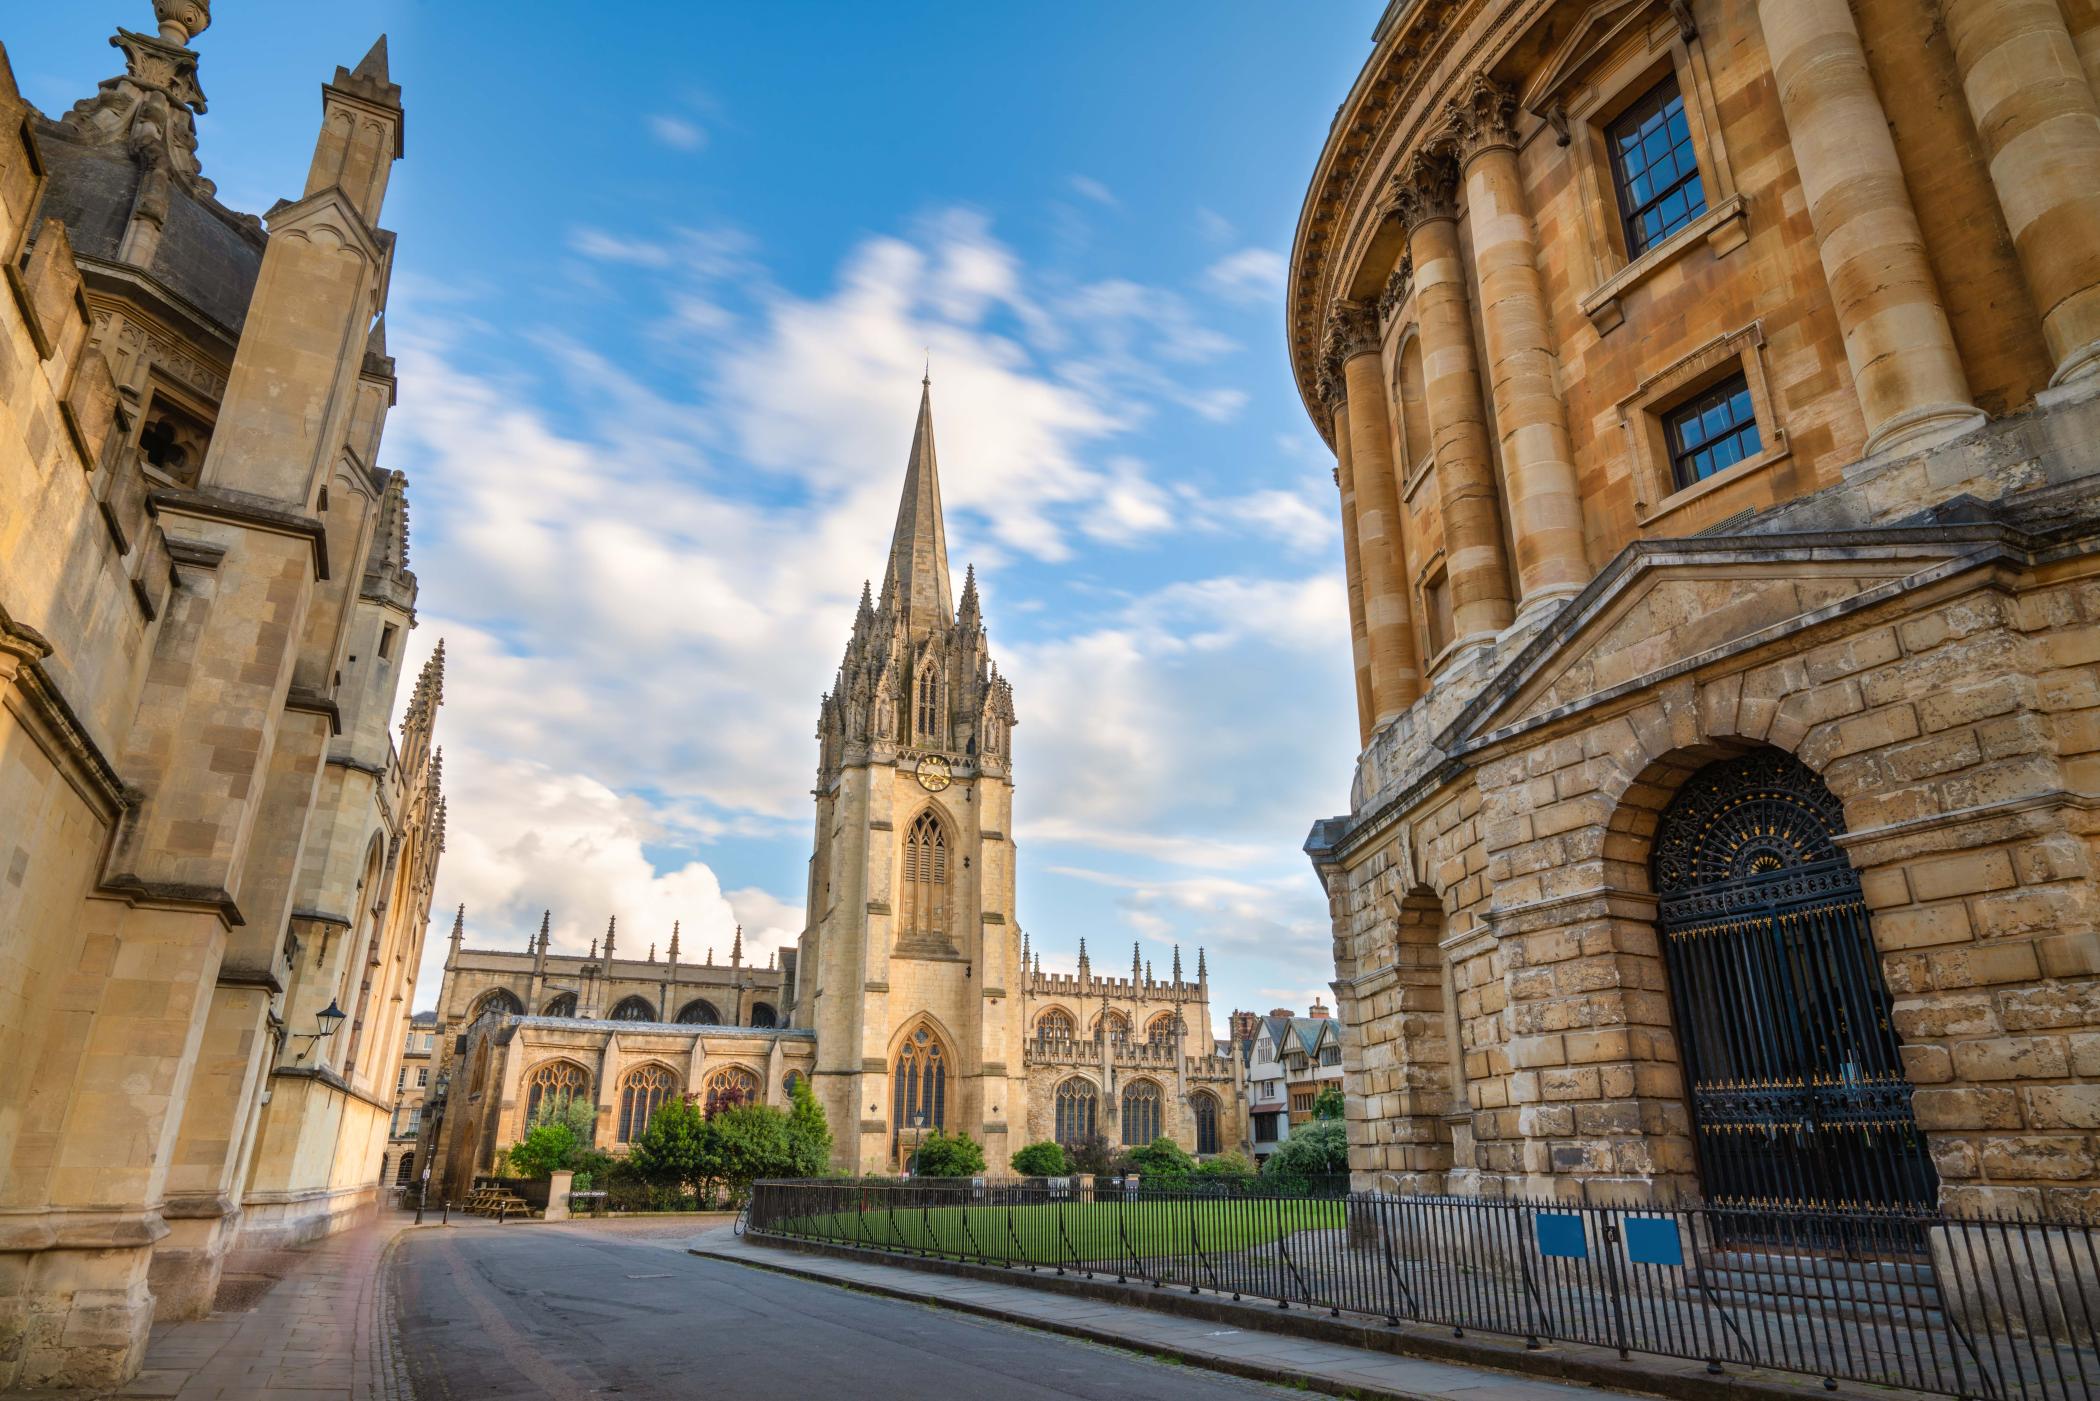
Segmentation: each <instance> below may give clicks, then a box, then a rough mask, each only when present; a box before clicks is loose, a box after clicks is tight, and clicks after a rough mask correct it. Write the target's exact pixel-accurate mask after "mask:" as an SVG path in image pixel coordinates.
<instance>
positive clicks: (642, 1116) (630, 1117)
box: [620, 1065, 673, 1143]
mask: <svg viewBox="0 0 2100 1401" xmlns="http://www.w3.org/2000/svg"><path fill="white" fill-rule="evenodd" d="M672 1083H673V1082H672V1079H671V1072H670V1071H668V1070H666V1069H664V1068H663V1067H662V1066H660V1065H642V1066H636V1067H635V1068H634V1069H633V1070H630V1071H628V1072H627V1078H626V1079H625V1080H623V1081H621V1082H620V1142H622V1143H632V1142H633V1141H634V1140H635V1139H637V1138H640V1137H641V1136H642V1134H643V1133H644V1132H646V1131H647V1129H648V1127H649V1120H650V1119H651V1118H652V1117H654V1116H655V1114H656V1111H657V1110H658V1109H660V1108H662V1107H663V1102H664V1101H665V1100H667V1099H669V1098H670V1097H671V1086H672Z"/></svg>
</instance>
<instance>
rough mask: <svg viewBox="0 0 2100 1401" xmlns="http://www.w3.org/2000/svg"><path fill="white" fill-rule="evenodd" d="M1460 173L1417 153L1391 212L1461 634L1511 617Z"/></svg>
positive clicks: (1488, 630)
mask: <svg viewBox="0 0 2100 1401" xmlns="http://www.w3.org/2000/svg"><path fill="white" fill-rule="evenodd" d="M1457 180H1458V172H1457V168H1456V166H1455V165H1454V164H1453V163H1452V160H1451V156H1450V154H1449V152H1448V151H1445V150H1442V149H1436V150H1431V151H1426V152H1423V153H1420V154H1418V155H1416V156H1415V158H1414V160H1413V161H1412V162H1411V163H1410V164H1409V166H1408V168H1407V170H1406V171H1405V172H1404V173H1403V174H1402V175H1401V176H1400V178H1399V179H1397V180H1395V181H1394V184H1393V190H1392V197H1393V203H1394V211H1395V213H1396V214H1397V215H1398V217H1399V219H1400V221H1401V222H1402V223H1403V224H1404V225H1405V226H1406V228H1407V246H1408V257H1409V260H1410V261H1411V262H1412V263H1413V264H1414V283H1415V317H1416V321H1417V324H1418V326H1419V330H1418V334H1419V336H1420V337H1421V342H1422V380H1423V392H1424V395H1425V397H1426V400H1427V403H1426V407H1427V409H1428V413H1429V441H1430V444H1431V450H1432V451H1433V452H1434V454H1435V456H1436V476H1437V488H1438V491H1439V492H1440V494H1441V502H1442V506H1443V516H1444V569H1445V577H1446V581H1447V586H1448V587H1449V589H1450V591H1451V623H1452V632H1453V634H1454V635H1455V637H1456V638H1457V639H1459V640H1461V641H1462V640H1464V639H1467V638H1478V637H1488V636H1492V635H1494V634H1495V633H1497V632H1500V631H1501V630H1502V629H1503V628H1506V627H1508V626H1509V621H1510V594H1509V561H1508V559H1507V557H1506V555H1505V553H1504V550H1503V547H1502V520H1501V508H1500V506H1499V505H1498V504H1497V501H1496V487H1495V468H1494V463H1493V461H1492V459H1491V458H1490V456H1489V451H1488V435H1487V415H1486V409H1485V407H1484V401H1483V399H1482V398H1481V391H1480V364H1479V361H1478V359H1477V358H1476V356H1475V355H1474V351H1473V315H1472V310H1471V306H1470V294H1469V293H1468V292H1467V290H1466V269H1465V263H1464V259H1463V258H1461V257H1460V255H1459V247H1458V210H1457Z"/></svg>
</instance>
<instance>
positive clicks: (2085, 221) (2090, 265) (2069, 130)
mask: <svg viewBox="0 0 2100 1401" xmlns="http://www.w3.org/2000/svg"><path fill="white" fill-rule="evenodd" d="M1942 13H1943V14H1944V15H1945V16H1946V22H1947V36H1948V39H1949V40H1950V41H1951V42H1952V44H1953V47H1954V61H1955V65H1956V66H1957V67H1958V68H1959V69H1960V71H1961V81H1962V91H1963V92H1964V93H1965V94H1966V95H1967V97H1968V99H1969V112H1970V115H1971V116H1973V117H1974V118H1975V120H1976V130H1977V132H1978V134H1979V135H1981V136H1982V138H1983V149H1984V152H1985V154H1986V155H1987V156H1988V157H1989V160H1990V169H1991V183H1992V184H1993V185H1995V186H1996V187H1997V190H1998V206H1999V208H2001V209H2002V210H2004V211H2005V223H2006V227H2007V228H2008V229H2010V230H2011V232H2012V239H2013V248H2014V249H2015V250H2016V251H2017V252H2018V254H2019V257H2020V271H2021V272H2022V273H2023V274H2024V275H2025V276H2026V279H2027V290H2028V292H2029V293H2030V294H2032V296H2033V297H2034V305H2035V309H2036V310H2037V311H2039V312H2040V313H2041V316H2042V334H2043V336H2044V337H2045V338H2046V339H2047V341H2048V343H2049V354H2050V356H2051V358H2052V359H2053V360H2054V361H2055V373H2054V374H2053V375H2052V376H2051V377H2050V383H2052V384H2062V383H2064V382H2065V381H2067V380H2073V379H2082V378H2085V377H2088V376H2091V375H2095V374H2100V98H2096V97H2095V95H2094V92H2093V87H2092V84H2091V83H2089V82H2088V81H2087V79H2086V73H2085V69H2084V68H2083V67H2082V66H2081V64H2080V62H2079V53H2078V46H2077V44H2076V42H2075V41H2074V40H2073V38H2072V36H2071V31H2070V27H2069V26H2068V25H2067V24H2066V23H2065V22H2064V13H2063V10H2062V9H2061V8H2059V6H2058V3H2057V0H1947V3H1946V4H1945V7H1944V9H1943V11H1942Z"/></svg>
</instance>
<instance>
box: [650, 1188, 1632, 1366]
mask: <svg viewBox="0 0 2100 1401" xmlns="http://www.w3.org/2000/svg"><path fill="white" fill-rule="evenodd" d="M691 1249H692V1252H693V1253H694V1254H695V1255H704V1256H708V1257H710V1258H713V1259H718V1260H734V1261H737V1262H739V1263H742V1264H746V1265H752V1266H755V1267H757V1268H760V1269H770V1270H777V1271H781V1272H785V1273H789V1274H795V1275H799V1276H801V1277H803V1278H806V1279H816V1280H823V1281H826V1282H828V1283H832V1284H838V1285H844V1286H846V1287H848V1288H853V1289H862V1290H868V1291H872V1292H874V1293H878V1294H886V1295H890V1296H892V1297H897V1298H906V1299H911V1300H914V1301H917V1302H919V1303H926V1304H935V1305H940V1306H943V1307H947V1308H953V1309H959V1310H962V1311H964V1312H967V1313H975V1314H979V1315H982V1316H986V1317H991V1318H998V1319H1002V1320H1004V1321H1006V1322H1008V1323H1018V1324H1021V1325H1023V1326H1026V1327H1031V1328H1039V1329H1047V1330H1049V1331H1051V1332H1056V1333H1064V1334H1067V1335H1070V1336H1074V1337H1083V1338H1087V1339H1090V1340H1092V1341H1094V1342H1098V1343H1106V1344H1109V1345H1110V1346H1114V1347H1122V1348H1128V1349H1131V1350H1132V1351H1135V1352H1140V1353H1146V1354H1151V1355H1155V1356H1165V1357H1171V1358H1173V1359H1175V1360H1176V1361H1180V1362H1184V1363H1188V1364H1190V1365H1192V1366H1198V1367H1206V1368H1210V1369H1212V1370H1214V1371H1220V1372H1226V1373H1229V1374H1231V1375H1234V1376H1241V1377H1249V1378H1253V1379H1255V1380H1259V1381H1269V1382H1279V1383H1282V1384H1284V1385H1290V1386H1297V1387H1302V1388H1308V1389H1311V1390H1314V1391H1324V1392H1329V1393H1331V1394H1335V1395H1348V1396H1363V1397H1378V1398H1386V1397H1392V1398H1401V1397H1405V1398H1410V1401H1420V1398H1445V1397H1448V1398H1450V1401H1578V1399H1580V1401H1596V1398H1598V1397H1612V1396H1631V1395H1634V1394H1635V1393H1631V1392H1617V1391H1609V1390H1606V1389H1603V1388H1600V1387H1596V1386H1588V1385H1581V1384H1577V1383H1572V1382H1562V1381H1551V1380H1547V1379H1545V1378H1539V1377H1523V1376H1515V1375H1512V1374H1510V1373H1506V1372H1497V1371H1490V1370H1487V1369H1484V1368H1477V1367H1467V1366H1460V1365H1457V1364H1454V1363H1449V1362H1437V1361H1432V1360H1429V1359H1426V1358H1418V1357H1402V1356H1397V1355H1395V1354H1392V1353H1387V1352H1373V1351H1370V1350H1368V1349H1365V1348H1359V1347H1350V1346H1348V1345H1346V1344H1343V1343H1330V1342H1322V1341H1318V1340H1316V1339H1311V1338H1295V1337H1289V1336H1286V1335H1284V1334H1280V1333H1265V1332H1258V1331H1255V1330H1251V1329H1243V1328H1232V1327H1227V1326H1222V1325H1220V1324H1219V1323H1217V1322H1216V1321H1214V1320H1211V1319H1199V1318H1185V1317H1180V1316H1177V1315H1174V1314H1168V1313H1161V1312H1157V1311H1155V1310H1152V1309H1147V1308H1134V1307H1132V1306H1130V1305H1129V1304H1119V1303H1112V1302H1106V1301H1103V1300H1099V1299H1087V1298H1077V1297H1073V1296H1071V1295H1068V1294H1061V1293H1053V1292H1050V1291H1047V1290H1042V1289H1032V1288H1030V1287H1028V1286H1027V1285H1020V1284H994V1283H990V1282H987V1281H983V1280H975V1279H967V1278H956V1277H954V1276H950V1275H945V1274H930V1273H924V1272H921V1271H918V1270H913V1269H907V1268H903V1267H900V1266H895V1265H883V1264H877V1263H874V1262H872V1261H863V1260H848V1259H840V1258H837V1257H835V1256H830V1255H816V1254H807V1253H804V1252H801V1251H794V1250H783V1249H778V1248H774V1247H771V1246H765V1245H759V1244H756V1243H754V1242H752V1241H751V1240H749V1239H747V1238H744V1237H739V1236H737V1235H735V1234H734V1233H733V1232H732V1231H729V1230H726V1229H722V1228H716V1229H713V1230H709V1231H706V1232H703V1233H702V1234H700V1235H699V1236H698V1237H697V1238H696V1239H695V1240H694V1241H693V1243H692V1245H691Z"/></svg>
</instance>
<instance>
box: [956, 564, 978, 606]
mask: <svg viewBox="0 0 2100 1401" xmlns="http://www.w3.org/2000/svg"><path fill="white" fill-rule="evenodd" d="M977 613H978V602H977V566H976V565H974V564H966V565H964V566H963V595H962V611H961V613H960V614H958V615H957V616H959V617H963V618H974V617H976V616H977Z"/></svg>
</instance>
